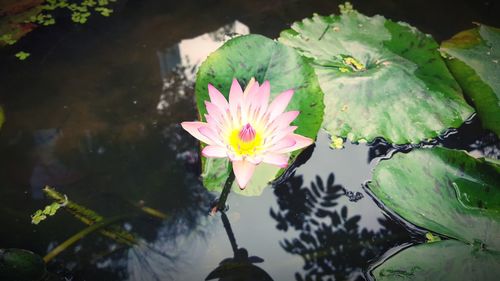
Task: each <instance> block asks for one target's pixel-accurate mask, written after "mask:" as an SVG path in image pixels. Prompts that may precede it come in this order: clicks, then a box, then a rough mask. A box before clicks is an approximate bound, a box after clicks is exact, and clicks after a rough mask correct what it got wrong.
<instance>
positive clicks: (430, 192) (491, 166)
mask: <svg viewBox="0 0 500 281" xmlns="http://www.w3.org/2000/svg"><path fill="white" fill-rule="evenodd" d="M368 187H369V188H370V190H371V191H372V192H373V194H374V195H375V196H376V197H377V198H378V199H379V200H381V201H382V203H384V205H385V206H386V207H387V208H389V209H391V210H393V211H394V212H396V213H397V214H398V215H400V216H401V217H403V218H404V219H406V220H407V221H409V222H411V223H413V224H415V225H417V226H420V227H423V228H426V229H429V230H430V231H432V232H435V233H439V234H442V235H446V236H449V237H453V238H455V239H458V240H461V241H463V242H465V243H469V244H474V245H479V246H481V247H484V248H486V249H490V250H495V251H498V250H500V239H498V233H500V165H498V164H495V163H493V162H491V161H487V160H485V159H476V158H474V157H472V156H470V155H469V154H467V153H466V152H464V151H458V150H450V149H445V148H440V147H436V148H432V149H418V150H414V151H412V152H410V153H408V154H404V153H397V154H396V155H394V156H393V157H392V158H391V159H390V160H383V161H381V162H380V163H379V164H378V165H377V167H376V168H375V170H374V172H373V177H372V181H371V182H369V183H368Z"/></svg>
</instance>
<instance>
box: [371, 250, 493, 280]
mask: <svg viewBox="0 0 500 281" xmlns="http://www.w3.org/2000/svg"><path fill="white" fill-rule="evenodd" d="M499 265H500V254H499V253H498V252H489V251H483V250H477V249H474V248H473V247H471V246H470V245H467V244H464V243H462V242H460V241H455V240H446V241H440V242H434V243H426V244H421V245H417V246H412V247H409V248H406V249H404V250H403V251H401V252H399V253H397V254H395V255H394V256H392V257H390V258H388V259H387V260H385V261H384V262H383V263H382V264H380V265H378V266H377V267H375V268H374V269H373V270H371V274H372V275H373V276H374V277H375V280H377V281H392V280H407V281H417V280H422V281H427V280H441V281H447V280H449V281H470V280H481V281H493V280H498V276H499V275H500V266H499Z"/></svg>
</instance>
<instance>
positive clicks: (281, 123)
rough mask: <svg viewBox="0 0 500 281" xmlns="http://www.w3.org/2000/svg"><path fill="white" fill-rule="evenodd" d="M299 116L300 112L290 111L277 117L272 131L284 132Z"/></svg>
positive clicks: (272, 125) (271, 127)
mask: <svg viewBox="0 0 500 281" xmlns="http://www.w3.org/2000/svg"><path fill="white" fill-rule="evenodd" d="M298 115H299V111H288V112H285V113H283V114H281V115H280V116H278V117H276V119H275V120H274V121H273V122H272V124H271V126H269V127H270V129H272V130H282V129H284V128H286V127H288V126H289V125H290V123H292V121H293V120H295V118H297V116H298Z"/></svg>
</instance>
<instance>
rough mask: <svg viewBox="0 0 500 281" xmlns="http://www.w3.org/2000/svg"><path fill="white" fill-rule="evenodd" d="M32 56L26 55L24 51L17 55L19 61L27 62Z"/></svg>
mask: <svg viewBox="0 0 500 281" xmlns="http://www.w3.org/2000/svg"><path fill="white" fill-rule="evenodd" d="M29 56H30V53H26V52H24V51H20V52H18V53H17V54H16V58H18V59H19V60H25V59H27V58H28V57H29Z"/></svg>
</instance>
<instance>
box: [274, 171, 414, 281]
mask: <svg viewBox="0 0 500 281" xmlns="http://www.w3.org/2000/svg"><path fill="white" fill-rule="evenodd" d="M274 193H275V195H276V196H277V197H278V205H279V210H274V209H271V216H272V217H273V218H274V219H275V220H276V221H277V225H276V227H277V228H278V229H280V230H282V231H284V232H290V233H292V234H295V233H296V232H297V233H298V236H297V237H295V238H291V239H288V238H287V239H284V240H283V241H282V242H281V246H282V247H283V249H284V250H285V251H287V252H288V253H290V254H294V255H300V256H301V257H302V258H303V260H304V266H303V271H298V272H296V274H295V278H296V280H363V279H364V270H365V269H366V266H367V264H368V261H369V260H370V259H373V258H374V257H377V256H379V255H380V254H382V253H383V252H384V251H385V250H386V249H388V248H389V247H390V246H391V245H394V244H402V243H404V242H405V241H408V234H407V232H406V231H405V229H404V228H403V227H402V226H400V225H398V224H395V223H394V222H392V221H390V220H389V219H388V218H387V217H384V218H379V219H378V223H379V224H380V228H379V229H378V230H377V231H373V230H368V229H367V228H364V227H360V225H359V222H360V220H361V216H360V215H354V216H352V215H349V212H348V206H347V205H344V206H342V207H340V206H339V204H338V202H337V200H338V199H339V198H340V197H342V196H343V195H345V190H344V188H343V187H342V186H341V185H338V184H335V177H334V174H333V173H331V174H330V175H329V176H328V178H327V179H326V182H325V181H323V180H322V179H321V178H320V177H316V180H315V182H311V185H310V186H309V187H308V186H303V180H302V177H300V176H298V177H297V176H295V177H293V178H291V179H290V180H289V181H287V182H285V183H283V184H282V185H280V186H277V187H276V188H275V191H274ZM353 204H354V203H353Z"/></svg>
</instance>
